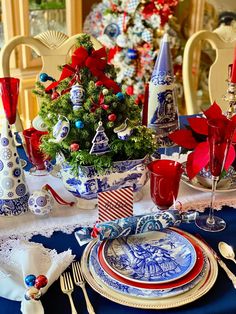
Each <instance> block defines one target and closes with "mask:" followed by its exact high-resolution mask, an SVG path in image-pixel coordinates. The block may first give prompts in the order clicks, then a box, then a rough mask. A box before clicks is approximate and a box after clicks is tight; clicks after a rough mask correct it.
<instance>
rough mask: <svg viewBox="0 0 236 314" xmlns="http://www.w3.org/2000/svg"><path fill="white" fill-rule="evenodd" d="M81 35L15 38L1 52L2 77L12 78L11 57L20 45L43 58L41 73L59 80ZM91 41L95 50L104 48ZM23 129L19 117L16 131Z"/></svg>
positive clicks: (44, 35) (47, 34) (93, 40)
mask: <svg viewBox="0 0 236 314" xmlns="http://www.w3.org/2000/svg"><path fill="white" fill-rule="evenodd" d="M80 35H81V34H77V35H74V36H71V37H68V36H67V35H65V34H63V33H61V32H57V31H47V32H44V33H41V34H39V35H37V36H35V37H30V36H16V37H13V38H12V39H11V40H10V41H9V42H8V43H7V44H6V45H4V47H3V48H2V50H1V54H0V75H1V76H2V77H3V76H10V55H11V53H12V51H13V50H14V49H15V48H16V47H17V46H18V45H26V46H28V47H30V48H32V49H33V50H34V51H35V52H36V53H37V54H38V55H39V56H40V57H41V59H42V69H41V70H40V73H41V72H46V73H47V74H48V75H49V76H51V77H54V78H55V79H58V78H59V75H60V71H59V69H58V66H59V65H62V64H64V63H66V61H67V60H66V59H67V56H68V53H69V51H70V49H71V48H73V46H74V45H75V42H76V38H78V37H79V36H80ZM91 40H92V42H93V44H94V48H95V49H99V48H101V47H102V45H101V44H100V43H99V42H98V41H97V40H96V39H95V38H93V37H91ZM40 73H39V74H40ZM22 129H23V127H22V123H21V121H20V119H19V115H18V116H17V121H16V130H17V131H22Z"/></svg>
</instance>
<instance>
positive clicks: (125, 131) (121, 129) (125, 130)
mask: <svg viewBox="0 0 236 314" xmlns="http://www.w3.org/2000/svg"><path fill="white" fill-rule="evenodd" d="M114 132H115V133H117V137H118V138H119V139H120V140H123V141H127V140H128V139H129V137H130V136H131V135H132V133H133V129H132V128H131V127H130V126H129V125H128V118H127V119H125V121H124V122H123V123H122V124H121V125H120V126H118V127H117V128H115V129H114Z"/></svg>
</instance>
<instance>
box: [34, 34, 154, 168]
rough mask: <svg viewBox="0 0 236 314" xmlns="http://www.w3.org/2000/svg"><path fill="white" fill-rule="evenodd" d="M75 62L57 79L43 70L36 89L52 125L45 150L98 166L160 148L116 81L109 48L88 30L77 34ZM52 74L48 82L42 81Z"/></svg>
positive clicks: (43, 116)
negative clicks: (96, 44)
mask: <svg viewBox="0 0 236 314" xmlns="http://www.w3.org/2000/svg"><path fill="white" fill-rule="evenodd" d="M76 46H77V47H76V49H75V51H74V52H73V55H72V58H71V63H69V64H66V65H63V66H62V67H61V75H60V78H59V80H58V81H56V80H54V79H53V78H51V77H49V76H48V75H47V74H46V73H41V74H40V80H41V82H37V83H36V88H35V90H34V93H35V94H36V95H37V96H39V97H41V99H42V101H41V107H40V111H39V116H40V118H41V119H42V120H43V122H44V123H45V125H46V126H47V129H48V134H47V135H46V136H44V137H43V139H42V145H41V148H42V150H43V152H44V153H45V154H46V155H47V156H49V157H50V158H52V159H54V158H55V157H56V156H57V154H62V155H63V156H64V158H65V160H66V161H67V162H69V163H70V165H71V166H72V168H73V169H74V170H76V169H78V166H82V165H93V166H94V167H95V168H96V169H97V170H98V171H101V170H102V169H104V168H108V167H110V166H111V165H112V163H113V162H114V161H120V160H127V159H129V160H131V159H140V158H143V157H144V156H146V155H147V154H152V153H153V152H154V151H155V150H156V148H157V147H156V143H155V140H154V137H153V133H152V131H151V130H150V129H148V128H146V127H145V126H143V125H141V108H140V107H139V106H138V105H137V104H136V103H135V101H134V98H133V97H131V96H129V95H127V94H126V93H125V92H124V91H123V90H122V88H121V87H120V86H119V85H118V84H117V83H116V82H115V71H114V68H113V66H111V65H108V64H107V60H106V50H105V48H101V49H99V50H94V48H93V44H92V42H91V40H90V37H89V35H81V36H80V37H78V38H77V43H76ZM47 80H51V81H52V83H51V84H49V86H47V87H46V88H45V86H44V85H43V84H42V82H45V81H47Z"/></svg>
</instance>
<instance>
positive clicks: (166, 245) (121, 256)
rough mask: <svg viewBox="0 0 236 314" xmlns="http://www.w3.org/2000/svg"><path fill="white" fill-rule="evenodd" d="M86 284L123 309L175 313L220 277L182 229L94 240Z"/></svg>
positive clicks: (208, 253)
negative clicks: (165, 309)
mask: <svg viewBox="0 0 236 314" xmlns="http://www.w3.org/2000/svg"><path fill="white" fill-rule="evenodd" d="M82 268H83V272H84V275H85V277H86V280H87V282H88V283H89V284H90V285H91V286H92V288H94V289H95V290H96V291H97V292H98V293H100V294H101V295H103V296H105V297H107V298H108V299H110V300H112V301H115V302H117V303H120V304H124V305H128V306H133V307H139V308H149V309H151V308H155V309H162V308H171V307H177V306H180V305H183V304H187V303H190V302H192V301H194V300H196V299H198V298H199V297H201V296H202V295H203V294H205V293H206V292H207V291H209V289H210V288H211V287H212V286H213V284H214V282H215V280H216V278H217V273H218V268H217V263H216V261H215V259H214V257H213V255H212V253H211V251H210V249H209V248H208V247H207V246H206V245H205V244H204V243H202V242H201V241H200V240H198V239H197V238H195V237H193V236H192V235H190V234H187V233H186V232H183V231H180V230H179V229H174V228H173V229H165V230H163V231H158V232H149V233H143V234H139V235H133V236H129V237H123V238H118V239H114V240H106V241H105V242H96V240H95V241H93V242H92V243H90V244H89V245H88V246H87V247H86V249H85V251H84V254H83V257H82Z"/></svg>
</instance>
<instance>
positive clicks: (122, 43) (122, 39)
mask: <svg viewBox="0 0 236 314" xmlns="http://www.w3.org/2000/svg"><path fill="white" fill-rule="evenodd" d="M116 43H117V45H118V46H119V47H121V48H127V47H128V45H129V39H128V36H127V35H125V34H120V35H119V36H117V38H116Z"/></svg>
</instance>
